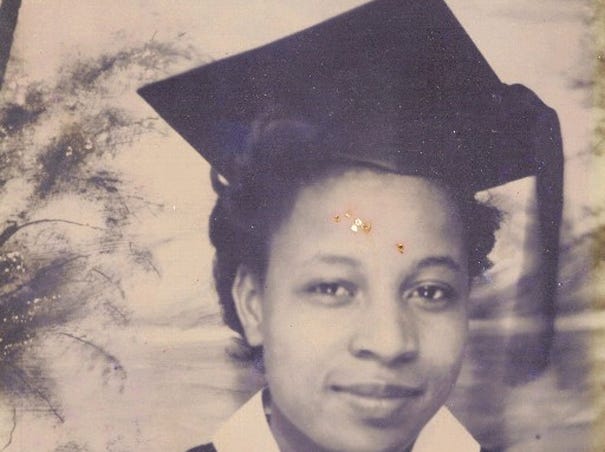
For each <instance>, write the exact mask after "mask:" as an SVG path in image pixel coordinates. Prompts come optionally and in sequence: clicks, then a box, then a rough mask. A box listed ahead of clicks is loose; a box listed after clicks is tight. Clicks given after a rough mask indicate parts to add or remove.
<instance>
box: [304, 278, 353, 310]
mask: <svg viewBox="0 0 605 452" xmlns="http://www.w3.org/2000/svg"><path fill="white" fill-rule="evenodd" d="M306 292H307V293H308V294H310V295H312V296H314V297H317V298H318V299H319V300H320V301H321V302H322V303H325V304H341V303H345V302H347V301H349V300H350V299H352V298H354V297H355V295H356V294H357V289H356V288H355V286H354V285H353V284H350V283H346V282H339V281H330V282H319V283H314V284H311V285H309V286H308V287H307V289H306Z"/></svg>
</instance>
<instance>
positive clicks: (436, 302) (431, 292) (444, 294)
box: [407, 283, 457, 309]
mask: <svg viewBox="0 0 605 452" xmlns="http://www.w3.org/2000/svg"><path fill="white" fill-rule="evenodd" d="M407 298H410V299H413V300H417V301H418V302H419V303H421V304H422V305H423V306H425V307H428V308H431V309H437V308H440V307H444V306H446V305H448V304H449V303H451V302H453V301H454V300H455V299H456V298H457V297H456V292H455V291H454V289H452V288H451V287H450V286H448V285H444V284H434V283H426V284H424V283H423V284H420V285H417V286H416V287H414V288H413V289H411V290H410V291H409V292H408V294H407Z"/></svg>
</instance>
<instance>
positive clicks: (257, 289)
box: [141, 0, 557, 452]
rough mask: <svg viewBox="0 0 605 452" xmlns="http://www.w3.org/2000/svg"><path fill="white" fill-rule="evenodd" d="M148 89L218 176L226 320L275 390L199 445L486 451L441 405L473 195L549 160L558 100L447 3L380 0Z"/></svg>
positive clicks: (455, 340) (486, 243)
mask: <svg viewBox="0 0 605 452" xmlns="http://www.w3.org/2000/svg"><path fill="white" fill-rule="evenodd" d="M141 94H142V96H143V97H144V98H145V99H146V100H147V101H148V102H150V104H151V105H152V106H153V107H154V108H155V109H156V110H157V111H158V112H159V113H160V114H161V115H162V116H163V117H164V118H165V119H166V120H167V121H168V122H169V123H170V124H171V125H172V126H173V127H174V128H175V129H176V130H177V131H178V132H179V133H180V134H181V135H183V136H184V137H185V138H186V139H187V140H188V141H189V142H190V143H191V144H192V145H193V146H194V147H195V148H196V149H197V150H198V151H199V152H200V153H201V154H202V155H203V156H204V157H205V158H206V159H208V161H209V162H210V163H211V165H212V167H213V185H214V188H215V190H216V192H217V194H218V199H217V203H216V206H215V209H214V211H213V213H212V216H211V231H210V235H211V240H212V243H213V244H214V246H215V248H216V261H215V279H216V284H217V289H218V293H219V296H220V301H221V305H222V308H223V313H224V318H225V321H226V323H227V325H229V326H230V327H231V328H232V329H233V330H235V331H236V332H238V333H240V334H241V335H242V337H243V338H244V341H245V344H246V346H247V347H249V349H250V356H251V358H253V359H254V360H255V362H256V363H257V364H258V365H259V366H261V367H262V368H263V370H264V372H265V377H266V381H267V387H266V389H265V390H264V391H263V392H262V394H258V395H257V396H255V397H254V398H253V399H252V400H251V401H250V402H248V404H246V405H245V406H244V407H243V408H242V409H241V410H240V411H238V412H237V413H236V414H235V415H234V417H233V419H231V420H230V421H229V422H228V423H227V424H226V425H225V427H224V428H223V429H221V430H220V431H219V433H218V434H217V436H216V437H215V438H214V440H213V444H208V445H206V446H201V447H199V448H196V449H193V450H196V451H204V450H219V451H220V452H223V451H229V450H249V451H250V450H259V451H261V450H262V451H272V450H275V451H277V450H281V451H309V450H313V451H315V450H317V451H323V450H326V451H327V450H331V451H333V450H339V451H409V450H413V451H415V452H417V451H419V450H478V449H479V446H478V444H477V443H476V442H475V441H474V439H473V438H472V437H471V436H470V435H469V434H468V433H467V432H466V431H465V430H464V429H463V427H462V426H461V425H460V424H458V422H457V421H456V420H455V419H454V418H453V416H451V414H449V412H448V411H447V410H446V409H445V408H443V404H444V402H445V400H446V399H447V397H448V395H449V393H450V391H451V389H452V387H453V385H454V383H455V381H456V378H457V375H458V372H459V369H460V366H461V362H462V356H463V350H464V343H465V339H466V333H467V320H468V313H467V311H468V308H467V304H468V303H467V301H468V296H469V286H470V280H471V279H472V277H474V276H476V275H477V274H479V273H480V272H481V271H483V270H484V269H485V268H486V267H487V265H488V260H487V254H488V253H489V251H490V250H491V248H492V246H493V243H494V232H495V229H496V228H497V225H498V218H499V215H498V212H497V211H495V210H494V209H493V208H490V207H487V206H485V205H482V204H480V203H478V202H477V201H476V200H475V198H474V193H475V192H477V191H478V190H482V189H485V188H489V187H492V186H495V185H499V184H502V183H505V182H508V181H510V180H514V179H517V178H520V177H524V176H527V175H529V174H534V173H536V172H538V171H541V169H542V168H543V167H544V162H545V161H546V160H545V159H544V158H542V155H541V154H538V150H541V149H542V147H541V146H537V144H536V143H543V142H545V140H547V139H548V138H549V137H550V138H552V136H553V134H554V135H556V133H557V129H556V116H553V113H552V111H551V110H549V109H548V108H547V107H545V106H544V105H543V104H542V103H541V102H540V101H539V100H538V99H537V98H536V97H535V95H533V93H531V92H530V91H529V90H527V89H526V88H524V87H521V86H512V87H509V86H506V85H503V84H502V83H501V82H500V81H499V80H498V78H497V77H496V76H495V74H494V73H493V72H492V71H491V69H490V68H489V66H488V64H487V63H486V62H485V60H483V58H482V57H481V55H480V53H479V52H478V50H477V49H476V48H475V46H474V45H473V43H472V41H470V39H469V38H468V36H467V35H466V34H465V33H464V31H463V30H462V28H461V27H460V25H459V24H458V22H457V21H456V19H455V18H454V17H453V15H452V14H451V12H450V11H449V9H448V8H447V6H446V5H445V4H444V3H443V2H442V1H440V0H430V1H425V2H412V1H404V0H379V1H376V2H372V3H369V4H367V5H365V6H362V7H360V8H357V9H355V10H353V11H351V12H349V13H347V14H344V15H341V16H338V17H336V18H334V19H332V20H330V21H327V22H325V23H322V24H319V25H317V26H315V27H312V28H311V29H309V30H305V31H303V32H300V33H297V34H295V35H292V36H290V37H287V38H285V39H282V40H280V41H277V42H275V43H272V44H269V45H267V46H264V47H262V48H259V49H255V50H252V51H250V52H246V53H244V54H241V55H237V56H235V57H232V58H228V59H225V60H222V61H218V62H215V63H212V64H209V65H206V66H203V67H201V68H198V69H195V70H193V71H190V72H188V73H185V74H181V75H178V76H176V77H173V78H171V79H168V80H165V81H161V82H158V83H155V84H152V85H150V86H147V87H145V88H143V89H142V90H141ZM544 124H546V125H547V126H548V125H550V126H551V127H544ZM540 126H541V127H542V128H540ZM536 155H538V157H539V158H536Z"/></svg>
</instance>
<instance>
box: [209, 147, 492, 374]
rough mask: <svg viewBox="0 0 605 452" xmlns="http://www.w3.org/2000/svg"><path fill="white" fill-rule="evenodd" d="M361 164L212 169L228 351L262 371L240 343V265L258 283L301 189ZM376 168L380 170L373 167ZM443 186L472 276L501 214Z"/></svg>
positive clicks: (286, 162)
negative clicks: (236, 292)
mask: <svg viewBox="0 0 605 452" xmlns="http://www.w3.org/2000/svg"><path fill="white" fill-rule="evenodd" d="M360 166H361V167H364V166H365V167H367V165H360V164H357V163H351V162H343V161H342V160H341V161H330V160H317V159H299V160H292V159H275V160H273V161H271V162H267V161H265V162H263V161H262V160H258V161H248V162H246V164H245V165H243V167H244V168H245V170H244V171H243V172H242V173H240V174H239V176H238V177H237V179H236V182H232V183H227V182H226V181H225V180H224V179H222V178H221V177H220V176H219V175H218V174H217V173H216V172H214V171H213V172H212V173H211V180H212V185H213V188H214V190H215V191H216V193H217V195H218V198H217V201H216V204H215V206H214V209H213V211H212V214H211V216H210V228H209V233H210V240H211V242H212V244H213V245H214V247H215V249H216V254H215V259H214V280H215V285H216V290H217V292H218V296H219V301H220V304H221V307H222V313H223V320H224V322H225V323H226V324H227V326H228V327H229V328H231V329H232V330H233V331H235V332H236V333H238V334H239V335H240V336H241V338H242V339H241V341H239V342H240V347H238V350H237V351H234V350H232V354H233V355H234V356H235V357H236V358H239V359H242V360H245V361H248V360H252V361H254V362H255V365H257V367H259V368H260V369H262V349H261V348H260V347H250V346H249V345H248V343H247V342H246V339H245V335H244V331H243V328H242V324H241V323H240V319H239V317H238V315H237V312H236V309H235V302H234V300H233V297H232V293H231V291H232V287H233V283H234V280H235V277H236V273H237V271H238V268H239V266H240V265H245V266H246V267H247V268H249V269H250V270H251V271H252V272H254V274H255V275H256V276H257V277H258V278H259V280H260V281H261V283H262V282H264V277H265V272H266V269H267V264H268V262H267V261H268V257H269V243H270V240H271V237H272V234H273V233H274V232H275V231H276V229H277V228H278V227H279V226H280V223H281V222H282V221H283V220H284V219H285V218H287V217H288V214H289V212H290V210H291V208H292V206H293V205H294V202H295V200H296V196H297V194H298V192H299V191H300V189H301V188H302V187H305V186H307V185H308V184H309V183H311V182H314V181H317V180H321V179H322V178H325V177H328V176H331V175H334V174H335V173H336V174H338V173H339V172H346V171H347V170H350V169H354V168H359V167H360ZM374 169H375V170H376V171H383V172H384V171H385V170H383V169H380V168H377V167H375V168H374ZM452 188H453V189H451V190H448V191H449V192H450V193H452V194H453V197H454V200H455V202H456V203H457V204H458V207H459V212H460V215H461V219H462V221H463V224H464V229H465V236H466V241H467V244H468V250H469V252H468V267H469V275H470V276H471V277H476V276H478V275H480V274H481V273H482V272H484V271H485V270H486V269H488V268H489V267H490V266H491V262H490V261H489V259H488V257H487V256H488V254H489V252H490V251H491V250H492V248H493V246H494V243H495V232H496V230H497V229H498V227H499V224H500V220H501V213H500V211H499V210H498V209H496V208H495V207H492V206H490V205H488V204H485V203H482V202H479V201H477V200H476V199H475V197H474V195H473V194H470V193H468V192H466V191H465V190H464V189H463V188H459V187H458V188H456V187H452Z"/></svg>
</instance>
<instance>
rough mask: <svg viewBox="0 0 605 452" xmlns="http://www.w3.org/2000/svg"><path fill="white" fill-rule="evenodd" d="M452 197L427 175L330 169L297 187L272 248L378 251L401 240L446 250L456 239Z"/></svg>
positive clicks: (459, 229) (457, 222) (455, 244)
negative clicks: (336, 170)
mask: <svg viewBox="0 0 605 452" xmlns="http://www.w3.org/2000/svg"><path fill="white" fill-rule="evenodd" d="M453 199H454V198H453V196H452V195H451V194H450V193H449V192H448V190H447V189H446V188H445V186H444V185H443V184H441V183H440V182H438V181H436V180H433V179H429V178H424V177H418V176H407V175H399V174H394V173H387V172H377V171H374V170H369V169H350V170H346V171H344V172H342V173H339V174H331V175H328V176H326V177H324V178H322V179H320V180H317V181H315V182H313V183H311V184H310V185H307V186H305V187H304V188H302V189H301V190H300V192H299V193H298V195H297V197H296V198H295V200H294V205H293V206H292V210H291V212H290V215H289V217H288V218H286V219H285V221H284V222H283V223H282V225H281V227H280V228H279V229H278V231H276V234H275V236H274V238H273V244H272V245H273V246H272V248H274V247H277V246H280V245H281V246H283V247H287V248H288V249H289V252H290V253H298V254H309V253H312V252H322V251H324V250H326V251H328V250H338V251H342V250H346V251H347V252H354V251H359V252H366V251H368V250H369V249H373V250H376V251H380V252H382V251H384V250H385V247H387V248H393V247H396V246H397V245H398V244H399V243H403V244H404V246H406V248H408V249H410V250H413V249H414V248H416V249H420V248H421V247H420V246H418V247H415V246H414V245H415V244H417V245H422V249H424V250H427V248H429V250H432V251H433V252H435V253H438V252H443V253H449V254H451V253H453V252H457V248H459V246H458V245H459V244H461V243H462V224H461V221H460V217H459V211H458V208H457V206H456V203H455V202H454V200H453ZM454 248H455V249H454ZM418 257H420V256H418Z"/></svg>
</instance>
